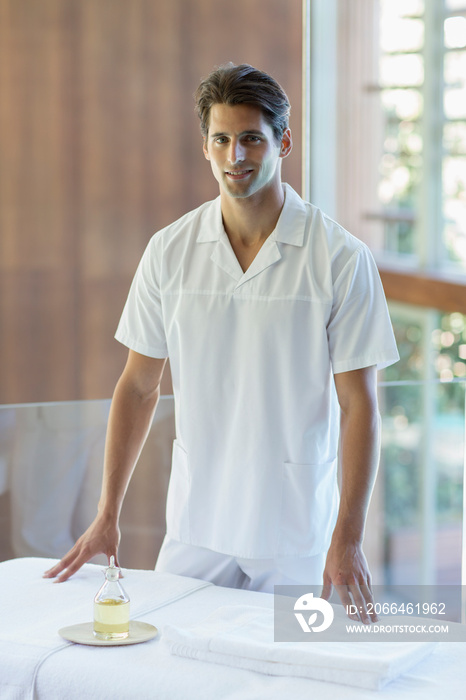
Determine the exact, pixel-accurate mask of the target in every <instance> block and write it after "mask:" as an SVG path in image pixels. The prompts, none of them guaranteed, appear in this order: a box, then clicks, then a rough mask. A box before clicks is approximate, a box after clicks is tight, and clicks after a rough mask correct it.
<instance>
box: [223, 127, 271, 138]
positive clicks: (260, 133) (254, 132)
mask: <svg viewBox="0 0 466 700" xmlns="http://www.w3.org/2000/svg"><path fill="white" fill-rule="evenodd" d="M248 134H251V135H252V136H262V137H264V136H265V134H264V132H263V131H261V130H260V129H246V130H245V131H242V132H241V133H240V134H238V136H240V137H241V136H247V135H248ZM219 136H229V134H228V133H227V132H226V131H216V132H215V133H214V134H209V138H211V139H217V138H218V137H219Z"/></svg>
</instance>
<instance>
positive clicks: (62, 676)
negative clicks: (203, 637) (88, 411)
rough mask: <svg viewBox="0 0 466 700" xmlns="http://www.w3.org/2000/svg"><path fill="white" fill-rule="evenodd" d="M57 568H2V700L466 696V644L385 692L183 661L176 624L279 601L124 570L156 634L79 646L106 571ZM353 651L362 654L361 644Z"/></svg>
mask: <svg viewBox="0 0 466 700" xmlns="http://www.w3.org/2000/svg"><path fill="white" fill-rule="evenodd" d="M54 562H55V560H50V559H43V558H20V559H12V560H9V561H5V562H2V563H0V582H1V584H0V591H1V595H0V622H1V624H0V698H1V700H22V699H23V698H24V699H26V698H27V699H28V700H33V699H35V700H55V699H57V700H62V699H63V698H66V699H67V700H82V698H105V699H107V698H111V699H112V700H119V699H121V700H127V699H128V698H133V697H134V698H140V699H141V700H144V699H147V700H153V699H157V700H197V699H199V700H262V699H263V700H287V699H288V698H290V699H291V698H293V699H295V698H296V699H297V698H299V699H301V698H313V699H316V700H376V699H380V700H404V699H405V698H409V700H438V699H439V698H443V697H445V698H448V700H462V699H463V698H466V643H464V642H441V643H438V644H436V645H434V647H433V650H432V651H431V653H429V654H428V655H427V656H426V657H425V658H423V659H422V660H420V661H419V662H417V663H416V664H415V665H414V666H413V667H412V668H411V669H410V670H409V671H407V672H405V673H403V674H402V675H400V676H399V677H398V678H395V680H392V681H391V682H388V683H387V684H386V685H384V687H383V688H382V689H381V690H372V689H368V688H362V687H356V686H354V685H346V684H344V683H341V682H334V681H338V674H336V675H337V677H336V678H334V681H321V680H314V679H309V678H302V677H296V676H293V677H286V676H275V675H268V674H266V673H260V672H257V671H253V670H246V669H244V668H235V667H234V666H230V665H224V664H221V663H213V662H210V661H200V660H198V659H195V658H185V657H182V656H178V655H176V654H174V653H172V649H171V648H170V646H169V644H168V643H167V641H166V639H164V637H166V635H167V630H169V629H170V628H171V627H173V626H174V627H175V628H179V629H185V628H189V627H190V626H193V625H196V624H197V623H201V622H202V621H203V620H205V619H206V618H207V617H208V616H210V615H212V614H215V611H218V610H220V609H223V607H226V606H238V607H237V609H239V608H243V607H244V608H245V609H248V608H250V606H253V607H254V608H256V609H259V608H263V609H264V610H265V609H268V610H271V609H272V608H273V604H274V596H273V595H270V594H266V593H257V592H252V591H245V590H234V589H230V588H222V587H219V586H215V585H213V584H210V583H207V582H205V581H201V580H198V579H192V578H187V577H183V576H175V575H172V574H162V573H156V572H154V571H145V570H123V574H124V578H123V580H122V584H123V586H124V588H125V590H126V591H127V593H128V594H129V596H130V598H131V619H132V620H136V619H137V620H140V621H143V622H146V623H149V624H151V625H154V626H155V627H157V629H158V635H157V636H156V637H155V638H153V639H151V640H150V641H147V642H144V643H141V644H134V645H128V646H107V647H102V646H91V645H83V644H75V643H72V642H69V641H66V640H65V639H63V638H62V637H61V636H60V635H59V634H58V630H59V629H61V628H64V627H67V626H70V625H77V624H79V623H83V622H90V621H92V614H93V612H92V611H93V599H94V596H95V594H96V592H97V590H98V589H99V588H100V586H101V584H102V582H103V580H104V577H103V573H102V572H103V567H102V566H98V565H95V564H86V565H85V566H84V567H83V568H82V569H81V570H80V571H79V572H78V573H76V574H75V575H74V576H73V577H71V578H70V579H69V580H68V581H66V582H65V583H61V584H57V583H55V582H54V581H52V580H50V579H44V578H42V574H43V572H44V571H45V570H46V569H48V568H50V566H51V565H52V564H53V563H54ZM351 646H352V647H353V650H352V653H357V644H352V645H351ZM373 646H377V645H376V644H374V645H373ZM379 648H381V647H379ZM355 650H356V651H355Z"/></svg>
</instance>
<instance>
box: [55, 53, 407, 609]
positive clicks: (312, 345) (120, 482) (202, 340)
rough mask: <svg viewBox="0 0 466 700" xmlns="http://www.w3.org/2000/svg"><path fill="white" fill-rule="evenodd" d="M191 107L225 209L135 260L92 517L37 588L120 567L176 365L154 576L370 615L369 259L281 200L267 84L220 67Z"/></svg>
mask: <svg viewBox="0 0 466 700" xmlns="http://www.w3.org/2000/svg"><path fill="white" fill-rule="evenodd" d="M196 100H197V107H198V113H199V116H200V119H201V131H202V135H203V148H204V155H205V157H206V159H207V160H208V161H209V162H210V164H211V167H212V172H213V174H214V176H215V178H216V179H217V181H218V184H219V188H220V196H219V197H218V198H217V199H216V200H215V201H213V202H208V203H206V204H204V205H202V206H201V207H199V208H198V209H196V210H195V211H193V212H190V213H189V214H187V215H185V216H184V217H182V218H181V219H179V220H178V221H177V222H175V223H174V224H172V225H170V226H168V227H166V228H165V229H163V230H162V231H160V232H159V233H158V234H156V235H155V236H154V237H153V238H152V240H151V241H150V243H149V245H148V247H147V249H146V252H145V253H144V256H143V258H142V260H141V263H140V265H139V268H138V271H137V273H136V276H135V279H134V281H133V285H132V287H131V291H130V294H129V297H128V301H127V303H126V306H125V310H124V312H123V316H122V319H121V321H120V325H119V328H118V331H117V334H116V337H117V339H119V340H120V341H121V342H123V343H124V344H125V345H127V346H128V347H129V348H130V350H129V355H128V361H127V364H126V367H125V369H124V371H123V374H122V376H121V378H120V380H119V381H118V384H117V387H116V390H115V394H114V397H113V402H112V408H111V412H110V418H109V425H108V435H107V443H106V453H105V464H104V477H103V486H102V496H101V499H100V502H99V509H98V515H97V517H96V519H95V521H94V522H93V523H92V525H91V526H90V528H89V529H88V530H87V531H86V532H85V533H84V535H83V536H82V537H81V538H80V540H78V542H77V543H76V545H75V547H73V549H72V550H70V552H69V553H68V554H67V555H66V556H65V557H64V558H63V559H62V560H61V562H60V563H59V564H57V565H56V566H54V567H53V568H52V569H50V570H49V571H48V572H47V573H46V574H45V575H46V576H48V577H53V576H56V575H58V574H61V575H60V576H59V578H58V581H63V580H65V579H66V578H68V577H69V576H70V575H72V574H73V573H74V572H75V571H77V569H78V568H79V567H80V566H81V565H82V564H83V563H84V562H85V561H87V560H89V559H90V558H91V557H92V556H94V555H95V554H97V553H98V552H104V553H105V554H107V556H108V557H110V556H111V555H114V556H115V557H116V556H117V548H118V543H119V530H118V517H119V513H120V508H121V505H122V502H123V498H124V494H125V491H126V488H127V485H128V483H129V480H130V477H131V474H132V471H133V469H134V466H135V464H136V461H137V459H138V456H139V454H140V451H141V448H142V446H143V444H144V440H145V438H146V435H147V432H148V430H149V427H150V424H151V421H152V417H153V414H154V411H155V408H156V405H157V400H158V397H159V390H160V379H161V376H162V372H163V368H164V365H165V361H166V358H167V357H170V365H171V370H172V378H173V389H174V395H175V414H176V434H177V439H176V441H175V444H174V451H173V464H172V474H171V479H170V486H169V492H168V498H167V536H166V538H165V540H164V543H163V545H162V549H161V552H160V555H159V558H158V562H157V565H156V569H157V570H159V571H171V572H173V573H178V574H184V575H189V576H195V577H199V578H205V579H208V580H211V581H213V582H214V583H217V584H220V585H227V586H235V587H245V588H251V589H254V590H268V591H271V590H273V586H274V585H275V584H280V583H281V584H285V583H302V584H316V583H317V584H319V583H323V592H322V595H323V596H324V597H326V598H328V597H329V596H330V593H331V589H332V586H335V587H336V588H337V591H338V593H339V595H340V598H341V600H342V602H343V603H348V604H349V603H350V602H351V600H350V597H349V592H351V593H352V595H353V597H354V599H355V602H356V603H357V604H358V605H359V606H363V607H364V605H365V603H366V602H368V601H371V600H372V594H371V590H370V573H369V570H368V567H367V563H366V560H365V557H364V554H363V551H362V539H363V532H364V523H365V518H366V513H367V508H368V503H369V498H370V494H371V490H372V486H373V482H374V478H375V473H376V469H377V461H378V451H379V414H378V409H377V398H376V367H377V366H378V367H384V366H387V365H388V364H390V363H392V362H394V361H396V360H397V359H398V355H397V351H396V346H395V343H394V339H393V333H392V329H391V325H390V321H389V317H388V313H387V308H386V303H385V298H384V295H383V291H382V287H381V284H380V280H379V277H378V274H377V271H376V268H375V265H374V262H373V260H372V257H371V255H370V253H369V251H368V249H367V248H366V246H365V245H364V244H362V243H361V242H360V241H358V240H357V239H355V238H354V237H352V236H351V235H350V234H349V233H347V232H346V231H344V230H343V229H342V228H341V227H340V226H338V225H337V224H336V223H334V222H333V221H331V220H330V219H328V218H327V217H326V216H325V215H324V214H323V213H322V212H320V211H319V210H318V209H317V208H316V207H314V206H312V205H310V204H307V203H305V202H303V201H302V200H301V198H300V197H299V196H298V195H297V194H296V193H295V192H294V191H293V190H292V189H291V188H290V187H289V186H287V185H284V184H283V183H282V181H281V163H282V159H283V158H285V157H287V156H288V155H289V153H290V151H291V148H292V138H291V132H290V129H289V127H288V116H289V108H290V107H289V102H288V99H287V96H286V94H285V93H284V92H283V90H282V88H281V87H280V86H279V85H278V83H276V81H275V80H273V78H271V77H270V76H268V75H267V74H265V73H263V72H261V71H258V70H256V69H254V68H252V67H251V66H248V65H240V66H234V65H233V64H229V65H227V66H224V67H221V68H219V69H217V70H216V71H214V72H213V73H212V74H211V75H210V76H209V77H208V78H206V79H205V80H204V81H202V83H201V85H200V86H199V88H198V91H197V93H196ZM340 418H341V420H340ZM339 424H341V430H340V431H339ZM339 437H340V441H341V444H340V462H341V472H342V483H341V494H340V498H339V497H338V488H337V479H336V469H337V451H338V440H339ZM363 619H364V621H369V617H368V615H367V614H364V615H363ZM373 619H375V618H373Z"/></svg>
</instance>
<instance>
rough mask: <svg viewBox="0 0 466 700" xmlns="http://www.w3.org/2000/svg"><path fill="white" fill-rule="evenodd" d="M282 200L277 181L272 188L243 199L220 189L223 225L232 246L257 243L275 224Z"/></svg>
mask: <svg viewBox="0 0 466 700" xmlns="http://www.w3.org/2000/svg"><path fill="white" fill-rule="evenodd" d="M284 201H285V195H284V191H283V186H282V184H281V183H279V186H278V187H275V188H273V190H272V191H269V192H267V193H262V192H257V193H256V194H255V195H252V196H251V197H247V198H244V199H242V198H233V197H229V196H228V195H226V194H224V193H223V192H221V204H222V217H223V225H224V228H225V231H226V233H227V235H228V238H229V239H230V242H231V244H232V245H233V247H235V245H237V246H243V247H245V248H257V247H258V246H259V247H260V246H261V245H262V243H263V242H264V241H265V240H266V238H268V237H269V236H270V234H271V233H272V231H273V230H274V228H275V226H276V225H277V221H278V219H279V217H280V212H281V210H282V208H283V204H284Z"/></svg>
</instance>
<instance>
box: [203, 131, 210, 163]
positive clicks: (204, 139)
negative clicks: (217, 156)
mask: <svg viewBox="0 0 466 700" xmlns="http://www.w3.org/2000/svg"><path fill="white" fill-rule="evenodd" d="M202 150H203V151H204V156H205V158H206V159H207V160H210V156H209V151H208V150H207V142H206V137H205V136H203V138H202Z"/></svg>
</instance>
